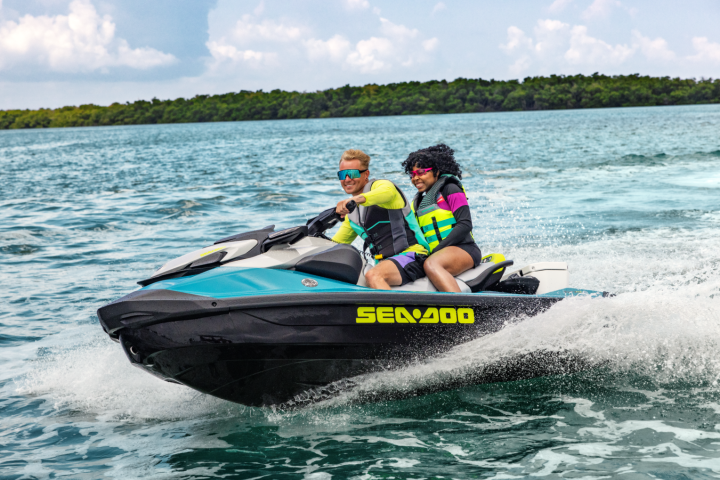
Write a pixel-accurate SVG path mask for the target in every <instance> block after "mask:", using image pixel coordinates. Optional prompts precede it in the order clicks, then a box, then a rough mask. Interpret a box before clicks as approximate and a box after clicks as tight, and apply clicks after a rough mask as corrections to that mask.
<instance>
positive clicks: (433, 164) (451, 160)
mask: <svg viewBox="0 0 720 480" xmlns="http://www.w3.org/2000/svg"><path fill="white" fill-rule="evenodd" d="M454 153H455V152H454V151H453V149H452V148H450V147H448V146H447V145H444V144H440V145H435V146H434V147H428V148H424V149H422V150H418V151H417V152H413V153H411V154H410V155H409V156H408V158H407V160H405V161H404V162H403V163H402V166H403V168H404V169H405V173H407V174H409V175H410V179H411V181H412V183H413V185H414V186H415V188H417V189H418V194H417V195H416V196H415V199H414V200H413V203H412V210H413V212H415V216H416V218H417V220H418V223H419V224H420V228H421V229H422V231H423V234H424V235H425V240H427V242H428V244H429V245H430V256H429V257H428V258H427V260H425V264H424V269H425V273H426V274H427V276H428V278H429V279H430V281H431V282H432V283H433V285H435V288H437V289H438V290H439V291H441V292H459V291H460V287H459V286H458V284H457V282H456V281H455V278H453V277H454V276H455V275H459V274H461V273H462V272H464V271H466V270H470V269H471V268H473V267H476V266H478V265H480V261H481V260H482V254H481V253H480V248H479V247H478V246H477V244H476V243H475V240H474V239H473V236H472V218H471V217H470V207H469V206H468V203H467V197H466V196H465V189H464V188H463V186H462V184H461V183H460V179H461V178H462V170H461V169H460V165H458V164H457V162H456V161H455V157H454Z"/></svg>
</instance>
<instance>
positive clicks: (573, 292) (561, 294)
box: [537, 288, 603, 298]
mask: <svg viewBox="0 0 720 480" xmlns="http://www.w3.org/2000/svg"><path fill="white" fill-rule="evenodd" d="M582 295H586V296H588V297H602V295H603V292H598V291H597V290H585V289H582V288H563V289H560V290H555V291H554V292H548V293H543V294H541V295H537V296H538V297H553V298H567V297H579V296H582Z"/></svg>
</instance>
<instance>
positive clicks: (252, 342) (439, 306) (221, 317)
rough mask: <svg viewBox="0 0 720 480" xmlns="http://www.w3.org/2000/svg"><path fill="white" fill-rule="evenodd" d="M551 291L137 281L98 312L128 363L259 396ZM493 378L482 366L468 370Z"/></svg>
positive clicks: (532, 305) (519, 308)
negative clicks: (356, 289)
mask: <svg viewBox="0 0 720 480" xmlns="http://www.w3.org/2000/svg"><path fill="white" fill-rule="evenodd" d="M559 300H560V298H547V297H530V296H527V297H522V296H503V295H497V296H492V295H482V296H480V295H462V294H447V295H444V294H437V293H435V294H422V293H412V294H408V295H404V294H398V293H383V292H371V293H332V294H323V293H315V294H303V295H287V296H271V295H267V296H261V297H250V298H233V299H222V300H220V299H214V298H209V297H200V296H195V295H189V294H184V293H179V292H173V291H168V290H141V291H138V292H134V293H132V294H130V295H128V296H126V297H123V298H121V299H120V300H118V301H116V302H113V303H111V304H109V305H106V306H105V307H102V308H101V309H100V310H99V311H98V315H99V317H100V321H101V324H102V326H103V328H104V329H105V331H106V332H107V333H108V334H109V335H110V336H111V337H113V338H115V339H117V340H119V341H120V343H121V344H122V346H123V349H124V350H125V352H126V354H127V356H128V358H129V359H130V361H131V362H132V363H133V364H135V365H136V366H139V367H141V368H143V369H145V370H147V371H148V372H149V373H151V374H153V375H156V376H158V377H160V378H163V379H165V380H168V381H171V382H177V383H181V384H184V385H187V386H189V387H191V388H194V389H196V390H199V391H201V392H204V393H207V394H210V395H214V396H216V397H220V398H224V399H226V400H230V401H233V402H238V403H242V404H245V405H253V406H259V405H274V404H279V403H284V402H287V401H291V400H292V399H293V398H295V397H296V396H298V395H300V394H302V393H303V392H306V391H308V390H315V389H318V388H320V387H322V386H324V385H328V384H330V383H332V382H336V381H338V380H341V379H344V378H348V377H352V376H356V375H360V374H363V373H368V372H373V371H377V370H381V369H386V368H392V367H395V366H399V365H403V364H407V363H408V362H411V361H413V360H417V359H421V358H424V357H427V356H429V355H435V354H438V353H442V352H443V351H446V350H448V349H449V348H451V347H453V346H454V345H457V344H460V343H463V342H466V341H468V340H471V339H474V338H477V337H480V336H482V335H486V334H489V333H492V332H495V331H497V330H499V329H500V328H502V326H503V323H504V322H505V321H506V320H508V319H510V318H513V317H520V316H531V315H535V314H537V313H539V312H541V311H543V310H545V309H547V308H549V307H550V306H551V305H552V304H554V303H555V302H557V301H559ZM468 309H470V310H468ZM368 312H371V313H368ZM438 312H439V313H440V317H438V315H437V314H438ZM413 315H414V316H413ZM370 320H374V321H373V322H370ZM433 321H434V322H435V323H424V322H433ZM381 322H382V323H381ZM400 322H403V323H400ZM405 322H406V323H405ZM531 376H537V375H533V374H532V372H530V373H529V372H519V373H518V377H519V378H529V377H531ZM500 379H503V377H502V375H498V374H490V375H486V376H485V380H483V379H481V378H478V379H477V380H478V381H498V380H500ZM505 379H507V378H505Z"/></svg>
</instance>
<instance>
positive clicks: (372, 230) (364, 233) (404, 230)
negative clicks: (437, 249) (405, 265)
mask: <svg viewBox="0 0 720 480" xmlns="http://www.w3.org/2000/svg"><path fill="white" fill-rule="evenodd" d="M376 181H377V180H375V179H371V180H370V181H369V182H368V183H367V185H365V188H363V193H367V192H369V191H370V190H371V189H372V186H373V183H375V182H376ZM393 186H394V187H395V189H396V190H397V191H398V193H400V196H401V197H402V199H403V202H404V203H405V206H403V207H402V208H382V207H378V206H377V205H373V206H370V207H363V206H362V205H358V206H357V208H356V209H355V210H353V211H352V213H350V214H349V215H348V217H349V221H350V226H351V227H352V229H353V230H354V231H355V233H357V234H358V235H359V236H360V238H362V239H363V240H364V241H365V245H364V247H363V249H364V250H370V253H371V254H372V255H373V256H374V257H375V260H382V259H383V258H389V257H392V256H393V255H397V254H399V253H402V252H403V251H405V250H406V249H407V248H408V247H410V246H412V245H417V244H420V245H422V246H423V247H425V248H426V249H428V250H429V248H428V244H427V242H426V241H425V237H424V236H423V234H422V231H421V230H420V227H419V226H418V223H417V220H416V219H415V215H414V213H413V211H412V209H411V208H410V204H409V202H408V201H407V198H405V195H404V194H403V192H402V190H400V189H399V188H398V187H397V185H395V184H394V183H393Z"/></svg>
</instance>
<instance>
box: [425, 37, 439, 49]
mask: <svg viewBox="0 0 720 480" xmlns="http://www.w3.org/2000/svg"><path fill="white" fill-rule="evenodd" d="M438 43H440V41H439V40H438V39H437V38H436V37H433V38H429V39H427V40H423V42H422V46H423V48H424V49H425V51H426V52H432V51H434V50H435V49H436V48H437V46H438Z"/></svg>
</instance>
